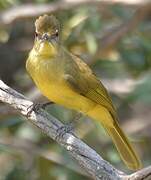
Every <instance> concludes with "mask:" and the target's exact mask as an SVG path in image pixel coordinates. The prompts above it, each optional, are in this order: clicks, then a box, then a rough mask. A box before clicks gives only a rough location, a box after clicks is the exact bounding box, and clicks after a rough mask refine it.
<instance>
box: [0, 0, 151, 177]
mask: <svg viewBox="0 0 151 180" xmlns="http://www.w3.org/2000/svg"><path fill="white" fill-rule="evenodd" d="M121 2H122V0H121ZM123 2H124V3H114V2H113V1H112V0H110V1H109V0H107V2H106V3H105V2H104V3H102V2H101V0H100V1H99V0H98V1H96V0H94V1H87V0H85V1H84V0H79V1H76V0H64V1H63V0H57V1H55V0H53V1H52V0H34V1H31V0H5V1H3V0H0V78H1V79H2V80H3V81H5V82H6V83H7V84H8V85H10V86H11V87H13V88H14V89H16V90H18V91H19V92H21V93H23V94H25V95H26V96H27V97H28V98H29V99H31V100H33V101H34V102H44V101H46V99H45V98H44V97H43V96H42V95H41V94H40V92H39V91H38V90H37V89H36V88H35V86H34V84H33V82H32V81H31V79H30V78H29V76H28V75H27V73H26V71H25V61H26V59H27V56H28V53H29V50H30V49H31V48H32V46H33V42H34V21H35V19H36V18H37V17H38V16H39V15H40V14H43V13H47V14H51V13H53V14H55V15H56V16H57V18H58V19H59V20H60V22H61V26H62V28H61V29H62V40H63V42H64V46H66V48H67V49H69V50H70V51H72V52H73V53H74V54H77V55H79V56H81V57H82V58H83V59H84V61H86V62H87V63H88V64H89V65H90V66H91V68H92V69H93V71H94V72H95V73H96V74H97V76H98V77H100V78H101V80H102V82H103V83H104V85H105V86H106V87H107V89H108V90H109V92H110V94H111V96H112V99H113V101H114V104H115V105H116V107H117V110H118V114H119V117H120V124H121V126H122V128H123V129H124V131H125V132H126V133H127V135H128V137H129V138H130V140H131V141H132V143H134V146H135V147H136V150H137V152H138V153H139V155H140V157H141V159H142V161H143V164H144V166H147V165H149V164H151V140H150V139H151V130H150V129H151V121H150V117H151V110H150V109H151V73H150V72H151V16H150V15H151V4H147V5H145V2H146V1H142V4H141V3H140V4H139V2H140V1H138V4H137V1H135V3H134V4H133V3H132V4H131V3H130V4H129V1H123ZM131 2H133V1H131ZM143 2H144V4H143ZM47 111H48V112H50V113H51V114H53V115H54V116H55V117H57V118H58V119H60V120H61V121H63V122H68V121H71V119H73V118H74V116H75V112H73V111H71V110H68V109H65V108H63V107H60V106H58V105H52V106H50V107H48V108H47ZM75 131H76V134H77V136H78V137H80V138H82V139H83V140H84V141H85V142H86V143H87V144H89V145H90V146H91V147H92V148H94V149H95V150H96V151H97V152H98V153H99V154H100V155H101V156H102V157H103V158H105V159H106V160H108V161H109V162H111V163H112V164H113V165H115V167H117V168H119V169H121V170H123V171H125V172H129V171H128V170H127V169H126V167H125V166H124V165H123V163H122V162H121V160H120V158H119V155H118V154H117V151H116V150H115V148H114V146H113V144H112V142H111V140H110V138H109V137H108V135H106V133H105V132H104V130H103V129H102V128H101V126H100V125H99V124H96V123H95V122H92V121H91V120H90V119H89V118H88V117H82V118H81V119H80V120H79V122H78V123H77V124H76V125H75ZM27 179H28V180H35V179H36V180H37V179H38V180H41V179H43V180H47V179H51V180H55V179H56V180H71V179H72V180H80V179H81V180H84V179H89V178H88V177H87V176H86V174H85V173H84V172H83V171H82V169H81V168H80V167H79V166H78V165H77V164H76V162H75V161H74V160H73V159H71V157H70V156H69V155H68V153H67V152H66V151H65V150H64V149H63V148H61V147H60V146H59V145H58V144H56V143H55V142H54V141H52V140H51V139H49V138H47V137H46V136H45V135H43V134H42V133H41V132H40V131H39V129H37V128H36V127H34V126H33V125H32V124H30V123H28V122H27V121H25V120H24V119H23V118H22V117H21V116H19V115H18V114H17V112H16V111H14V110H13V109H11V108H10V107H8V106H6V105H4V104H2V103H1V104H0V180H27Z"/></svg>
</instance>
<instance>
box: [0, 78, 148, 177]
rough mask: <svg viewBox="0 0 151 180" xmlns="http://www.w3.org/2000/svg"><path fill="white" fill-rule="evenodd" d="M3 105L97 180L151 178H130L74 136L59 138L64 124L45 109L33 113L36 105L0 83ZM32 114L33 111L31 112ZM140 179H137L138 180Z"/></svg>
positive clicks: (140, 173)
mask: <svg viewBox="0 0 151 180" xmlns="http://www.w3.org/2000/svg"><path fill="white" fill-rule="evenodd" d="M0 101H2V102H4V103H7V104H9V105H10V106H12V107H13V108H15V109H16V110H18V111H19V113H20V114H21V115H23V116H24V117H26V118H27V119H28V120H29V121H30V122H31V123H33V124H34V125H35V126H37V127H39V128H40V129H41V130H42V131H43V132H44V133H45V134H47V135H48V136H49V137H50V138H52V139H53V140H55V141H57V142H58V143H59V144H60V145H61V146H63V147H64V148H66V150H67V151H68V152H69V153H70V155H71V156H72V157H73V158H74V159H75V160H77V161H78V163H79V164H80V165H81V166H82V167H83V168H84V169H85V170H86V171H87V173H88V174H89V175H90V177H92V178H93V179H96V180H120V179H123V180H145V179H147V177H150V174H151V168H150V167H148V169H143V170H140V171H138V172H136V173H134V174H131V175H125V174H124V173H123V172H121V171H119V170H117V169H116V168H114V167H113V166H112V165H111V164H109V163H108V162H107V161H105V160H104V159H102V158H101V157H100V156H99V155H98V154H97V153H96V152H95V151H94V150H93V149H91V148H90V147H89V146H87V145H86V144H85V143H84V142H82V141H81V140H80V139H78V138H77V137H75V136H74V135H73V134H70V133H64V135H63V136H58V135H59V134H60V133H61V132H62V130H61V127H62V126H63V124H62V123H61V122H60V121H58V120H57V119H56V118H54V117H53V116H51V115H50V114H48V113H47V112H45V111H44V110H42V109H39V110H38V111H33V110H32V109H31V106H32V105H33V103H32V102H31V101H29V100H27V99H26V98H25V97H24V96H23V95H21V94H19V93H18V92H16V91H15V90H13V89H11V88H10V87H8V86H7V85H6V84H4V82H3V81H1V80H0ZM29 110H30V111H29ZM136 178H137V179H136Z"/></svg>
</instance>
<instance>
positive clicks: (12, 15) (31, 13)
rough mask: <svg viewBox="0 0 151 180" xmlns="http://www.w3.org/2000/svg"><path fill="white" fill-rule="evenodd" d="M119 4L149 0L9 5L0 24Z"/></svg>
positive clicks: (65, 0)
mask: <svg viewBox="0 0 151 180" xmlns="http://www.w3.org/2000/svg"><path fill="white" fill-rule="evenodd" d="M115 4H121V5H126V6H135V7H139V6H142V5H143V6H144V5H148V6H150V4H151V2H150V0H137V1H136V0H93V1H92V0H61V1H58V2H55V3H50V4H40V5H37V4H24V5H20V6H16V7H11V8H10V9H8V10H5V11H3V12H2V13H0V25H7V24H10V23H12V22H14V21H15V20H17V19H24V18H31V17H37V16H39V15H41V14H44V13H54V12H56V11H58V10H68V9H71V8H76V7H78V6H85V5H89V6H100V7H102V6H104V5H115Z"/></svg>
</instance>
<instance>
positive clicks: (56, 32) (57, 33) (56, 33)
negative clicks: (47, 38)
mask: <svg viewBox="0 0 151 180" xmlns="http://www.w3.org/2000/svg"><path fill="white" fill-rule="evenodd" d="M58 35H59V32H58V29H56V31H55V36H56V37H58Z"/></svg>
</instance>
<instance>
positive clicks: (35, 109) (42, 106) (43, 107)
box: [27, 101, 54, 116]
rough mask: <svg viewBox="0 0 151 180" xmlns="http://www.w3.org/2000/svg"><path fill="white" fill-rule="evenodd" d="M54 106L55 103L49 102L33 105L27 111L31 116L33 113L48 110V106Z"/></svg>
mask: <svg viewBox="0 0 151 180" xmlns="http://www.w3.org/2000/svg"><path fill="white" fill-rule="evenodd" d="M51 104H54V103H53V102H51V101H50V102H47V103H33V104H32V105H31V106H29V107H28V109H27V116H29V115H30V114H31V112H32V111H36V112H38V110H39V109H46V107H47V106H48V105H51Z"/></svg>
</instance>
